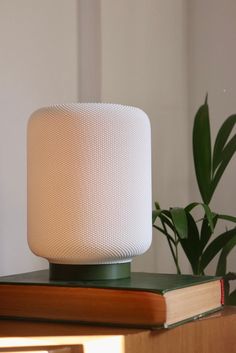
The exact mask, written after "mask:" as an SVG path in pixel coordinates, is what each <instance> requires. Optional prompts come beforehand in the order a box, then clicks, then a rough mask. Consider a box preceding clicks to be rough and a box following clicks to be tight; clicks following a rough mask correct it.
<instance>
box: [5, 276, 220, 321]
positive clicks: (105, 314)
mask: <svg viewBox="0 0 236 353" xmlns="http://www.w3.org/2000/svg"><path fill="white" fill-rule="evenodd" d="M223 293H224V290H223V281H222V279H220V278H217V277H213V276H193V275H175V274H155V273H138V272H133V273H132V274H131V277H130V278H127V279H119V280H99V281H78V282H77V281H76V282H58V281H51V280H49V273H48V270H41V271H34V272H29V273H24V274H17V275H10V276H5V277H0V317H1V318H14V319H16V318H18V319H34V320H35V319H37V320H53V321H55V320H56V321H70V322H71V321H72V322H73V321H75V322H80V323H88V324H100V325H116V326H126V327H142V328H158V327H164V328H167V327H171V326H173V325H178V324H181V323H184V322H186V321H189V320H194V319H196V318H199V317H201V316H204V315H207V314H209V313H211V312H214V311H216V310H219V309H221V308H222V305H223V304H224V295H223Z"/></svg>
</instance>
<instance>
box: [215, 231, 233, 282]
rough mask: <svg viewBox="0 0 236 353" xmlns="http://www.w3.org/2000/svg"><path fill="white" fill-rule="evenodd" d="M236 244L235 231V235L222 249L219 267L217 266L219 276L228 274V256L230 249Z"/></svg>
mask: <svg viewBox="0 0 236 353" xmlns="http://www.w3.org/2000/svg"><path fill="white" fill-rule="evenodd" d="M235 245H236V232H235V235H234V236H233V237H232V238H231V239H230V240H229V241H228V242H227V244H226V245H225V246H224V247H223V249H222V251H221V254H220V257H219V260H218V264H217V268H216V275H217V276H224V275H225V274H226V268H227V257H228V255H229V253H230V251H231V250H232V249H233V248H234V247H235Z"/></svg>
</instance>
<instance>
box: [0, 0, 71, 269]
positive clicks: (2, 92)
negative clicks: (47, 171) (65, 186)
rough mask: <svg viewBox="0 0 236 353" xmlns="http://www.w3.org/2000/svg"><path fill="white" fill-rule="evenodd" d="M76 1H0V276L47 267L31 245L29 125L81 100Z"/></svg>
mask: <svg viewBox="0 0 236 353" xmlns="http://www.w3.org/2000/svg"><path fill="white" fill-rule="evenodd" d="M77 15H78V11H77V1H76V0H66V1H65V0H49V1H48V0H40V1H36V0H33V1H32V0H21V1H18V0H1V1H0V48H1V49H0V50H1V55H0V124H1V129H0V275H3V274H8V273H16V272H24V271H29V270H32V269H34V268H37V269H38V268H40V267H44V266H47V264H46V262H44V261H43V260H39V259H38V258H36V257H35V256H34V255H32V254H31V252H30V251H29V249H28V245H27V241H26V124H27V120H28V118H29V115H30V114H31V112H33V111H34V110H35V109H37V108H38V107H40V106H44V105H48V104H54V103H58V102H65V101H76V100H77V97H78V88H77V87H78V52H77V50H78V45H77V40H78V37H77Z"/></svg>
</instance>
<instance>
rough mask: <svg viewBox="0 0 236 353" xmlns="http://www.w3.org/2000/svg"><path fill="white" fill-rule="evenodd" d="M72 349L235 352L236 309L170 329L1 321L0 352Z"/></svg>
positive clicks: (84, 352)
mask: <svg viewBox="0 0 236 353" xmlns="http://www.w3.org/2000/svg"><path fill="white" fill-rule="evenodd" d="M42 346H45V347H49V346H50V347H51V348H53V350H55V352H57V351H58V352H60V349H59V350H58V349H56V348H64V347H68V346H71V347H73V349H72V350H70V349H69V350H65V349H64V350H63V353H65V352H67V351H68V352H73V353H97V352H102V353H106V352H107V353H108V352H109V353H153V352H158V353H159V352H160V353H162V352H163V353H170V352H175V353H190V352H191V353H213V352H214V353H223V352H226V353H227V352H231V353H234V352H235V353H236V307H226V308H224V310H223V311H222V312H218V313H217V314H214V315H211V316H210V317H207V318H203V319H201V320H197V321H195V322H191V323H187V324H184V325H181V326H178V327H176V328H172V329H168V330H157V331H149V330H139V329H126V328H109V327H92V326H81V325H78V324H75V323H73V324H72V323H71V324H68V323H42V322H30V321H25V322H23V321H13V320H1V321H0V351H1V352H3V351H4V352H9V351H16V348H17V349H18V350H19V349H20V350H21V351H22V349H23V348H22V347H25V348H24V349H23V350H25V351H26V350H29V349H30V350H32V347H35V348H34V349H36V348H38V347H42Z"/></svg>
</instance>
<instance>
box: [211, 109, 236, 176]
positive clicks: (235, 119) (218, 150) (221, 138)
mask: <svg viewBox="0 0 236 353" xmlns="http://www.w3.org/2000/svg"><path fill="white" fill-rule="evenodd" d="M235 123H236V115H235V114H234V115H231V116H229V117H228V118H227V119H226V120H225V121H224V123H223V124H222V126H221V128H220V129H219V131H218V134H217V136H216V140H215V146H214V151H213V173H214V172H215V170H216V169H217V167H218V165H219V164H220V162H221V160H222V152H223V150H224V148H225V144H226V142H227V140H228V138H229V135H230V133H231V131H232V129H233V127H234V125H235Z"/></svg>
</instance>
